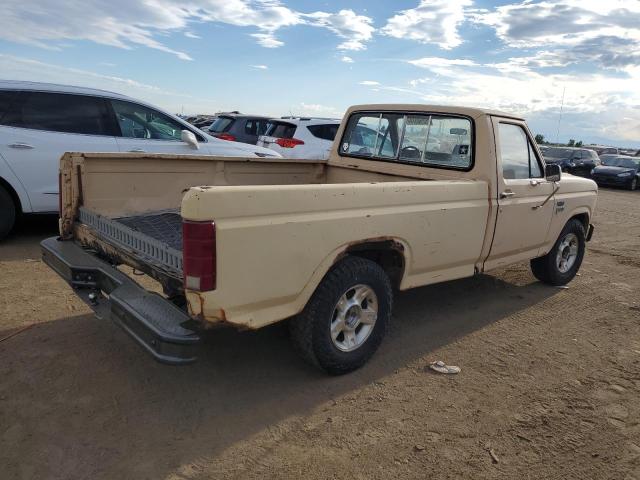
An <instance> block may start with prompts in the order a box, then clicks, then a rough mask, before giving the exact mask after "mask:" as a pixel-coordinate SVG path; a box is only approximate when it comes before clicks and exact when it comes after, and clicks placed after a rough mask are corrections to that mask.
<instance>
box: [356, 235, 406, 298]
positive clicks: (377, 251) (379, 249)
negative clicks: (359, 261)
mask: <svg viewBox="0 0 640 480" xmlns="http://www.w3.org/2000/svg"><path fill="white" fill-rule="evenodd" d="M344 254H345V255H350V256H353V257H360V258H366V259H367V260H371V261H372V262H375V263H377V264H378V265H380V266H381V267H382V269H383V270H384V271H385V273H386V274H387V275H388V276H389V279H390V280H391V284H392V285H393V286H394V288H398V287H399V286H400V281H401V280H402V276H403V274H404V267H405V260H404V246H403V245H402V244H401V243H399V242H397V241H395V240H380V241H370V242H363V243H358V244H355V245H351V246H350V247H349V248H347V250H346V251H345V252H344Z"/></svg>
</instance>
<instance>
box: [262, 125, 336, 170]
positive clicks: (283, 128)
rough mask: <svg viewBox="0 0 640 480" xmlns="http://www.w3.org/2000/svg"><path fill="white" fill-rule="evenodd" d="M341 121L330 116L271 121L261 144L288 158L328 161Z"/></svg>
mask: <svg viewBox="0 0 640 480" xmlns="http://www.w3.org/2000/svg"><path fill="white" fill-rule="evenodd" d="M339 126H340V120H336V119H330V118H310V117H283V118H274V119H271V120H269V127H268V128H267V131H266V134H265V135H261V136H260V137H258V143H257V144H258V145H259V146H261V147H265V148H269V149H271V150H275V151H276V152H278V153H279V154H281V155H282V156H283V157H285V158H303V159H308V160H325V159H327V158H329V152H330V150H331V145H332V144H333V139H334V138H335V137H336V133H337V132H338V127H339Z"/></svg>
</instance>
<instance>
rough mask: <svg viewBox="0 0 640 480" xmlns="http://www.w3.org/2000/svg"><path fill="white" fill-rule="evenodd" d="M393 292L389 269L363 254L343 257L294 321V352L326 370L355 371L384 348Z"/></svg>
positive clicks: (336, 371)
mask: <svg viewBox="0 0 640 480" xmlns="http://www.w3.org/2000/svg"><path fill="white" fill-rule="evenodd" d="M392 299H393V292H392V288H391V282H390V280H389V277H388V276H387V274H386V273H385V271H384V270H383V269H382V268H381V267H380V266H379V265H378V264H376V263H374V262H372V261H370V260H366V259H364V258H359V257H347V258H345V259H344V260H342V261H340V263H338V264H337V265H336V266H335V267H334V268H333V269H332V270H331V271H330V272H329V273H327V275H326V276H325V278H324V279H323V280H322V282H321V283H320V285H319V286H318V288H317V289H316V291H315V292H314V294H313V295H312V297H311V299H310V300H309V302H308V303H307V305H306V306H305V308H304V310H303V311H302V312H301V313H300V314H299V315H298V316H297V317H296V318H294V319H292V321H291V323H290V329H291V338H292V340H293V342H294V346H295V347H296V350H298V352H299V353H300V354H301V356H302V357H303V358H304V359H305V360H307V361H308V362H309V363H311V364H314V365H316V366H318V367H320V368H321V369H323V370H325V371H326V372H327V373H329V374H332V375H341V374H344V373H348V372H351V371H353V370H355V369H357V368H359V367H361V366H362V365H364V363H365V362H366V361H367V360H369V358H370V357H371V356H372V355H373V354H374V353H375V351H376V350H377V349H378V347H379V346H380V343H381V342H382V339H383V337H384V335H385V333H386V331H387V326H388V324H389V320H390V318H391V306H392Z"/></svg>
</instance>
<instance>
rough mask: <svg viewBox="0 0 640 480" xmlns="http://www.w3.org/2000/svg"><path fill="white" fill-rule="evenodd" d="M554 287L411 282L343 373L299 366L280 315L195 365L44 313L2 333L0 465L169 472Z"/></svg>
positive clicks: (40, 470)
mask: <svg viewBox="0 0 640 480" xmlns="http://www.w3.org/2000/svg"><path fill="white" fill-rule="evenodd" d="M36 230H37V229H36ZM556 292H557V290H555V289H552V288H549V287H545V286H543V285H541V284H539V283H531V284H528V285H513V284H510V283H506V282H503V281H501V280H498V279H496V278H494V277H490V276H484V275H483V276H477V277H474V278H469V279H465V280H460V281H455V282H448V283H444V284H440V285H435V286H429V287H423V288H418V289H414V290H411V291H409V292H404V293H401V294H399V295H398V298H397V301H396V305H395V310H394V318H393V326H392V328H391V331H390V333H389V336H388V337H387V339H386V341H385V342H384V343H383V346H382V348H381V349H380V351H379V352H378V353H377V354H376V356H375V357H374V358H373V359H372V360H371V361H370V363H369V364H368V365H366V366H365V367H364V368H363V369H361V370H359V371H357V372H355V373H353V374H350V375H347V376H343V377H327V376H325V375H324V374H322V373H320V372H318V371H316V370H315V369H314V368H311V367H308V366H307V365H306V364H304V363H302V361H301V360H300V359H299V358H298V357H297V356H296V355H295V354H294V353H293V351H292V349H291V347H290V345H289V342H288V338H287V336H286V334H285V333H284V332H285V329H283V328H282V327H281V326H278V325H276V326H274V327H272V328H267V329H263V330H260V331H256V332H244V333H240V332H235V331H232V330H219V331H214V332H210V333H209V334H208V335H207V337H206V341H205V344H204V345H203V349H202V353H201V356H200V360H199V362H198V363H196V364H194V365H192V366H188V367H170V366H165V365H160V364H158V363H155V362H154V361H153V360H152V359H151V358H150V357H149V356H147V355H146V354H145V353H144V352H143V351H142V350H141V349H140V348H138V347H137V346H136V345H134V344H133V342H132V341H130V340H129V338H128V337H126V335H125V334H124V333H123V332H122V331H120V330H119V329H118V328H117V327H115V326H114V325H112V324H111V323H110V322H104V321H99V320H97V319H95V318H94V317H93V316H90V315H83V316H75V317H70V318H63V319H60V320H57V321H53V322H49V323H46V324H40V325H37V326H35V327H33V328H31V329H30V330H28V331H25V332H23V333H21V334H19V335H17V336H15V337H13V338H11V339H9V340H7V341H6V342H3V344H0V375H1V376H2V378H3V380H2V382H0V425H2V426H3V429H4V433H3V434H2V437H0V445H1V448H0V463H1V464H3V465H5V471H6V470H8V472H6V473H8V474H9V477H11V478H21V477H26V478H31V476H33V477H34V478H50V479H51V478H154V479H162V478H165V476H167V475H168V474H170V473H172V472H175V470H176V469H177V468H178V467H179V466H180V465H184V464H187V463H190V462H194V461H197V460H198V459H202V458H211V457H212V456H214V455H216V454H217V453H219V452H220V451H222V450H224V449H225V448H227V447H229V446H231V445H232V444H233V443H235V442H237V441H239V440H242V439H245V438H247V437H249V436H251V435H253V434H256V433H258V432H259V431H261V430H263V429H265V428H268V427H271V426H274V425H275V424H277V423H278V422H280V421H282V420H284V419H286V418H288V417H291V416H294V415H299V414H305V413H308V412H309V411H311V410H313V409H315V408H317V407H318V406H320V405H322V404H324V403H325V402H327V401H330V400H331V399H333V398H336V397H339V396H340V395H343V394H345V393H347V392H350V391H352V390H354V389H357V388H359V387H360V386H362V385H364V384H367V383H370V382H372V381H374V380H376V379H379V378H381V377H384V376H386V375H389V374H391V373H393V372H394V370H396V369H398V368H400V367H403V366H405V365H406V364H407V362H410V361H412V360H415V359H418V358H420V357H422V356H424V355H426V354H428V353H429V352H431V351H433V350H435V349H437V348H439V347H441V346H443V345H446V344H449V343H451V342H454V341H456V340H457V339H459V338H461V337H463V336H465V335H468V334H470V333H472V332H474V331H476V330H479V329H482V328H483V327H485V326H487V325H489V324H491V323H492V322H496V321H499V320H500V319H501V318H504V317H506V316H508V315H511V314H513V313H515V312H518V311H521V310H523V309H527V308H530V307H532V306H535V305H536V304H538V303H540V302H542V301H543V300H544V299H546V298H548V297H550V296H552V295H553V294H555V293H556ZM5 333H8V332H4V333H0V337H2V336H4V335H5ZM18 458H22V459H24V458H30V459H32V461H31V462H30V463H29V464H28V465H27V464H25V463H24V462H22V463H21V464H18V461H17V459H18Z"/></svg>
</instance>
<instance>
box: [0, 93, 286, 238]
mask: <svg viewBox="0 0 640 480" xmlns="http://www.w3.org/2000/svg"><path fill="white" fill-rule="evenodd" d="M198 149H199V152H201V153H203V154H206V155H223V156H243V157H244V156H262V157H267V156H276V157H279V156H280V155H279V154H278V153H275V152H274V151H273V150H268V149H265V148H262V147H256V146H249V145H242V144H232V143H229V142H224V141H221V140H218V139H217V138H213V137H211V136H209V135H207V134H206V133H204V132H202V131H200V130H198V129H196V128H194V127H193V126H191V125H189V123H187V122H186V121H184V120H181V119H180V118H178V117H177V116H175V115H172V114H169V113H166V112H164V111H162V110H159V109H157V108H156V107H153V106H152V105H149V104H147V103H145V102H141V101H139V100H134V99H133V98H129V97H126V96H124V95H120V94H117V93H113V92H106V91H103V90H94V89H89V88H81V87H71V86H63V85H53V84H45V83H33V82H18V81H0V212H2V213H0V238H2V237H4V236H5V235H6V234H7V233H9V231H10V230H11V228H12V227H13V224H14V222H15V219H16V216H17V215H19V214H21V213H48V212H52V213H53V212H57V211H58V168H59V160H60V157H61V156H62V154H63V153H64V152H69V151H83V152H147V153H183V154H192V153H195V152H196V151H198Z"/></svg>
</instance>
